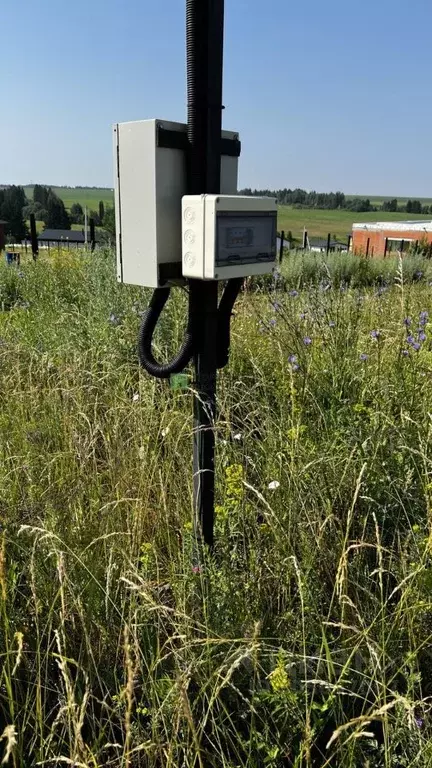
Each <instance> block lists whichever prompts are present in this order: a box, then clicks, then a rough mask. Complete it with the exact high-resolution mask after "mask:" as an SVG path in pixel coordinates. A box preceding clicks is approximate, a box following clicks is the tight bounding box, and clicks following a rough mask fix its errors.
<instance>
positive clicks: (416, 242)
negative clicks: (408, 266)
mask: <svg viewBox="0 0 432 768" xmlns="http://www.w3.org/2000/svg"><path fill="white" fill-rule="evenodd" d="M418 247H419V241H418V240H416V241H415V245H414V256H417V251H418Z"/></svg>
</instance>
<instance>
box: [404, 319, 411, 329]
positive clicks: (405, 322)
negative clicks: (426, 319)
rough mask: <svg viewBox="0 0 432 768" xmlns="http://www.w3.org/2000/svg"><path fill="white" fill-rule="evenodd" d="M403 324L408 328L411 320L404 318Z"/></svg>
mask: <svg viewBox="0 0 432 768" xmlns="http://www.w3.org/2000/svg"><path fill="white" fill-rule="evenodd" d="M403 322H404V325H406V327H407V328H408V327H409V326H410V325H411V323H412V320H411V318H410V317H405V318H404V321H403Z"/></svg>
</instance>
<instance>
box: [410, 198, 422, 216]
mask: <svg viewBox="0 0 432 768" xmlns="http://www.w3.org/2000/svg"><path fill="white" fill-rule="evenodd" d="M421 212H422V206H421V202H420V200H413V201H412V213H421Z"/></svg>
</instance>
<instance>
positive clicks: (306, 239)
mask: <svg viewBox="0 0 432 768" xmlns="http://www.w3.org/2000/svg"><path fill="white" fill-rule="evenodd" d="M307 242H308V233H307V229H304V230H303V248H307Z"/></svg>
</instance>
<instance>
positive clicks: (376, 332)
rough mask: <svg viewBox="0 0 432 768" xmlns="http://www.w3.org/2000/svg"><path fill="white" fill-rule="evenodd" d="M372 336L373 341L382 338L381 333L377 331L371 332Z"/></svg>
mask: <svg viewBox="0 0 432 768" xmlns="http://www.w3.org/2000/svg"><path fill="white" fill-rule="evenodd" d="M370 335H371V337H372V338H373V339H379V337H380V332H379V331H376V330H374V331H371V332H370Z"/></svg>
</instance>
